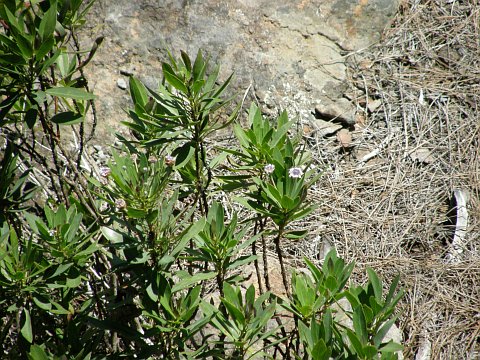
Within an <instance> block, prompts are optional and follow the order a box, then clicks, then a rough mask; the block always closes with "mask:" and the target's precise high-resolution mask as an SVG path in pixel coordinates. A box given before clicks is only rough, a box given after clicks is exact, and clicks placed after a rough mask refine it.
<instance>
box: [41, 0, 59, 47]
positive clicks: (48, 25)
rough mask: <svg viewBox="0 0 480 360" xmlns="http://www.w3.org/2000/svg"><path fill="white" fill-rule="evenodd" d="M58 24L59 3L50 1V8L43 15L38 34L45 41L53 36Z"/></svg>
mask: <svg viewBox="0 0 480 360" xmlns="http://www.w3.org/2000/svg"><path fill="white" fill-rule="evenodd" d="M56 23H57V2H56V1H50V7H49V8H48V10H47V11H46V12H45V13H44V14H43V17H42V20H41V21H40V26H39V27H38V32H39V34H40V36H41V38H42V40H43V41H45V39H47V38H49V37H51V36H53V32H54V31H55V25H56Z"/></svg>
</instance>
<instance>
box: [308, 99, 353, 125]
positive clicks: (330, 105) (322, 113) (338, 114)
mask: <svg viewBox="0 0 480 360" xmlns="http://www.w3.org/2000/svg"><path fill="white" fill-rule="evenodd" d="M355 112H356V108H355V106H354V105H353V104H352V103H351V102H350V101H348V100H347V99H345V98H341V99H338V100H337V101H331V102H325V103H324V104H320V105H318V106H317V107H315V115H316V117H317V118H319V119H322V120H327V121H335V122H341V123H343V124H346V125H348V126H350V125H353V124H355Z"/></svg>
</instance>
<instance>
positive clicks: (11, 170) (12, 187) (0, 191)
mask: <svg viewBox="0 0 480 360" xmlns="http://www.w3.org/2000/svg"><path fill="white" fill-rule="evenodd" d="M17 160H18V154H15V152H14V146H13V144H12V143H11V142H7V146H6V148H5V151H4V153H3V159H2V161H1V162H0V179H2V180H1V182H0V224H2V223H3V222H4V221H8V222H9V223H11V222H12V221H13V220H14V219H15V217H16V214H17V213H18V212H20V211H22V210H26V209H27V208H28V205H27V202H28V201H29V200H31V199H32V197H33V195H34V194H35V191H36V190H37V187H36V186H35V185H34V184H33V183H32V182H30V181H28V176H29V174H30V172H31V169H27V170H25V171H23V172H22V173H21V174H20V175H19V176H18V178H17V174H16V170H17Z"/></svg>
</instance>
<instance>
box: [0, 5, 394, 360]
mask: <svg viewBox="0 0 480 360" xmlns="http://www.w3.org/2000/svg"><path fill="white" fill-rule="evenodd" d="M92 3H93V2H92V1H89V2H84V1H81V0H71V1H62V0H45V1H32V2H29V3H28V4H27V2H23V1H14V0H8V1H3V2H0V19H1V20H2V21H1V24H2V25H1V26H3V30H1V31H0V98H1V101H2V102H1V104H0V127H2V128H3V129H4V130H5V133H4V134H5V135H2V136H4V137H5V138H6V139H8V141H7V147H6V150H5V151H4V154H3V158H2V161H1V163H0V177H1V179H2V181H1V183H0V318H2V322H1V323H0V343H1V344H2V347H3V348H2V350H4V351H5V352H6V353H8V354H9V356H11V357H12V358H29V359H52V358H53V359H57V358H58V359H104V358H133V357H136V358H141V359H157V358H168V359H199V358H213V359H227V358H228V359H254V358H287V359H292V358H297V359H315V360H316V359H330V358H335V359H354V358H359V359H377V358H382V359H393V358H396V354H395V352H396V351H398V350H401V346H400V345H399V344H395V343H393V342H391V341H390V342H388V341H386V340H385V336H386V334H387V332H388V330H389V329H390V328H391V327H392V325H393V324H394V323H395V321H396V320H397V316H398V315H397V314H396V312H395V309H396V307H397V305H398V302H399V301H400V299H401V297H402V294H403V293H402V291H397V286H398V283H399V278H398V277H397V278H395V279H394V280H393V282H392V284H391V285H390V288H389V289H388V291H387V293H386V294H385V293H384V287H383V284H382V281H381V280H380V278H379V277H378V275H377V274H376V273H375V272H374V271H373V270H372V269H367V274H368V279H369V280H368V282H367V283H366V284H365V285H364V286H355V285H354V284H351V283H349V281H350V275H351V273H352V271H353V267H354V264H353V263H350V264H346V263H345V262H344V261H343V260H342V259H341V258H339V257H338V256H337V255H336V253H335V252H334V251H332V252H330V253H329V254H328V255H327V257H326V258H325V260H324V262H323V264H322V266H321V267H319V266H318V265H316V264H314V263H313V262H312V261H309V260H308V259H305V263H306V266H307V268H308V274H307V273H300V272H293V274H292V276H291V282H290V283H289V281H288V278H287V273H286V269H285V267H284V264H283V260H282V259H283V255H282V240H284V239H285V238H290V239H296V240H298V239H302V238H303V237H304V236H305V235H306V231H304V230H302V229H300V230H299V229H298V228H295V226H296V225H298V223H299V221H300V220H302V219H304V218H305V217H306V216H308V215H310V214H311V213H312V212H313V211H314V209H315V206H314V205H312V204H310V203H309V201H308V190H309V188H310V187H311V186H312V185H313V184H314V183H315V182H316V181H317V180H318V179H319V176H320V174H319V173H318V172H317V171H316V170H315V168H314V166H313V163H314V161H313V160H312V158H311V156H310V154H309V152H308V151H307V150H306V149H305V145H304V144H303V142H302V139H301V137H299V136H296V134H295V127H294V125H295V121H294V120H291V119H289V117H288V115H287V113H286V112H282V113H281V115H280V116H279V117H278V118H276V119H268V118H265V117H264V116H263V115H262V113H261V110H260V109H259V108H258V107H256V106H255V105H252V106H251V107H250V109H249V111H248V118H247V120H248V124H247V128H243V127H242V126H241V124H240V122H239V121H238V117H239V114H240V105H239V104H235V103H234V100H235V96H230V95H228V86H229V84H230V82H231V80H232V75H230V76H229V77H227V78H226V80H224V81H220V76H219V73H220V71H219V69H220V68H219V66H213V67H212V66H211V65H210V63H209V60H208V59H207V58H205V57H204V56H203V54H202V52H201V51H199V52H198V53H197V55H196V57H195V59H194V60H192V59H190V58H189V56H188V55H187V54H186V53H184V52H181V54H180V58H179V59H176V58H174V57H173V56H172V55H171V54H170V53H168V54H167V55H168V61H167V62H164V63H163V64H162V75H163V82H162V84H160V85H159V87H158V89H150V88H148V87H146V86H145V85H143V84H142V83H141V82H140V81H139V80H138V79H136V78H134V77H131V78H130V94H131V97H132V101H133V108H132V109H131V110H129V111H128V116H129V118H130V120H129V121H124V122H123V123H124V125H126V126H127V128H128V129H130V131H131V135H132V136H131V137H127V136H120V135H117V136H118V138H119V140H120V141H121V143H122V146H121V147H119V148H115V149H113V148H112V156H111V159H110V161H108V162H107V164H106V166H104V167H102V168H100V169H99V170H98V169H97V170H95V167H93V169H92V170H91V172H90V173H88V174H87V173H86V172H85V171H84V170H83V168H82V167H80V164H81V160H82V151H81V150H80V152H79V154H78V158H77V162H76V163H75V162H74V161H72V160H71V159H70V158H69V156H68V154H67V153H65V152H62V151H63V150H62V143H61V141H60V134H61V131H60V125H76V124H80V125H78V126H79V127H78V128H77V129H78V130H79V133H80V134H82V135H81V139H83V137H82V136H83V131H84V130H83V125H84V124H83V123H84V119H85V114H86V112H87V111H88V110H89V109H90V108H91V104H92V101H93V100H94V98H95V97H94V95H93V94H92V93H91V92H90V91H89V90H88V84H87V81H86V79H85V77H84V75H83V71H82V69H83V67H84V66H85V65H86V64H87V63H88V62H89V61H90V60H91V59H92V57H93V56H94V54H95V51H96V49H97V47H98V46H99V45H100V43H101V39H98V40H96V41H95V44H94V45H93V47H92V48H91V50H90V51H89V52H88V55H87V57H86V58H84V59H83V60H81V57H80V55H81V52H80V51H78V49H74V50H73V51H72V49H71V48H69V46H71V44H70V43H69V41H70V40H71V39H73V40H75V34H74V30H75V29H76V28H77V27H78V26H80V25H82V24H83V23H84V21H85V20H84V16H85V12H86V11H87V10H88V8H89V7H90V6H91V5H92ZM23 125H26V127H25V128H26V129H29V131H30V136H31V137H30V138H28V139H30V140H33V143H35V141H34V140H35V131H38V130H39V129H40V130H41V131H42V134H43V135H42V136H43V137H42V139H46V140H47V142H46V143H48V144H49V146H50V151H51V155H52V158H51V160H50V161H47V160H46V158H45V156H44V155H42V154H40V153H39V152H38V151H37V150H36V149H35V148H34V147H33V148H31V147H28V145H26V144H28V143H29V142H28V141H26V139H25V138H24V137H22V136H23V135H22V133H20V132H18V131H16V129H17V128H16V127H18V126H20V127H23ZM227 126H231V127H232V128H233V132H234V134H235V137H236V139H237V141H238V145H237V146H234V147H230V148H222V147H214V146H213V145H212V142H211V141H210V139H211V138H213V137H214V136H215V134H217V133H218V131H219V130H220V129H222V128H225V127H227ZM15 139H20V140H21V141H17V142H13V140H15ZM80 142H81V143H83V140H81V141H80ZM14 143H15V144H16V146H14V145H13V144H14ZM57 150H59V151H60V155H62V157H60V156H58V154H57ZM25 154H27V155H30V158H31V159H35V161H36V162H37V164H40V165H41V167H42V169H43V170H44V175H45V176H44V177H45V178H48V179H50V180H52V181H51V184H50V186H51V187H52V188H53V190H54V191H53V192H48V191H47V190H48V189H47V188H45V187H44V188H43V190H44V191H45V193H47V194H49V195H48V196H47V197H45V198H41V197H38V198H37V197H35V196H34V194H35V193H34V188H35V187H34V186H33V185H32V184H31V183H30V182H29V181H28V178H29V177H31V176H33V175H34V174H33V171H32V169H31V168H28V166H30V165H28V166H27V164H29V163H28V161H27V158H28V156H25ZM212 154H214V155H212ZM20 161H21V162H22V164H23V166H27V169H26V170H25V171H18V170H17V167H18V165H19V162H20ZM75 165H76V166H75ZM69 195H70V196H69ZM233 199H235V200H236V203H232V202H231V201H230V200H233ZM29 205H34V206H32V207H30V206H29ZM232 208H234V209H235V210H236V211H233V210H231V209H232ZM240 214H241V215H240ZM268 241H273V243H274V245H275V250H276V252H277V255H278V258H279V260H280V266H281V271H282V276H283V282H284V286H285V291H286V294H287V296H286V297H284V298H282V297H278V296H276V295H274V294H273V293H272V292H271V291H263V289H262V286H261V285H260V284H261V282H262V276H263V279H264V280H265V285H266V287H267V290H270V284H269V282H268V272H269V269H268V266H267V263H266V261H265V262H264V269H263V270H264V271H263V274H262V273H261V271H259V260H260V257H259V256H258V254H257V251H258V249H259V246H258V244H257V242H261V245H262V251H263V255H264V257H265V258H266V252H267V242H268ZM252 262H253V263H254V265H255V270H256V274H255V275H256V278H257V284H258V287H257V288H256V287H255V286H254V285H252V284H251V282H249V279H248V278H247V275H248V274H246V273H244V269H245V267H246V266H249V265H250V263H252ZM207 299H208V300H207ZM345 318H347V320H348V321H349V322H350V323H351V324H350V323H348V321H347V323H346V322H345V321H343V320H344V319H345Z"/></svg>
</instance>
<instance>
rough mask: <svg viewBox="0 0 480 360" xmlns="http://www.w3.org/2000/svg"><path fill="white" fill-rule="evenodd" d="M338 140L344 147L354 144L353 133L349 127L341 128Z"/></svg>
mask: <svg viewBox="0 0 480 360" xmlns="http://www.w3.org/2000/svg"><path fill="white" fill-rule="evenodd" d="M337 140H338V142H339V143H340V145H342V147H344V148H348V147H350V145H351V144H352V133H351V132H350V131H348V129H341V130H340V131H339V132H337Z"/></svg>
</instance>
